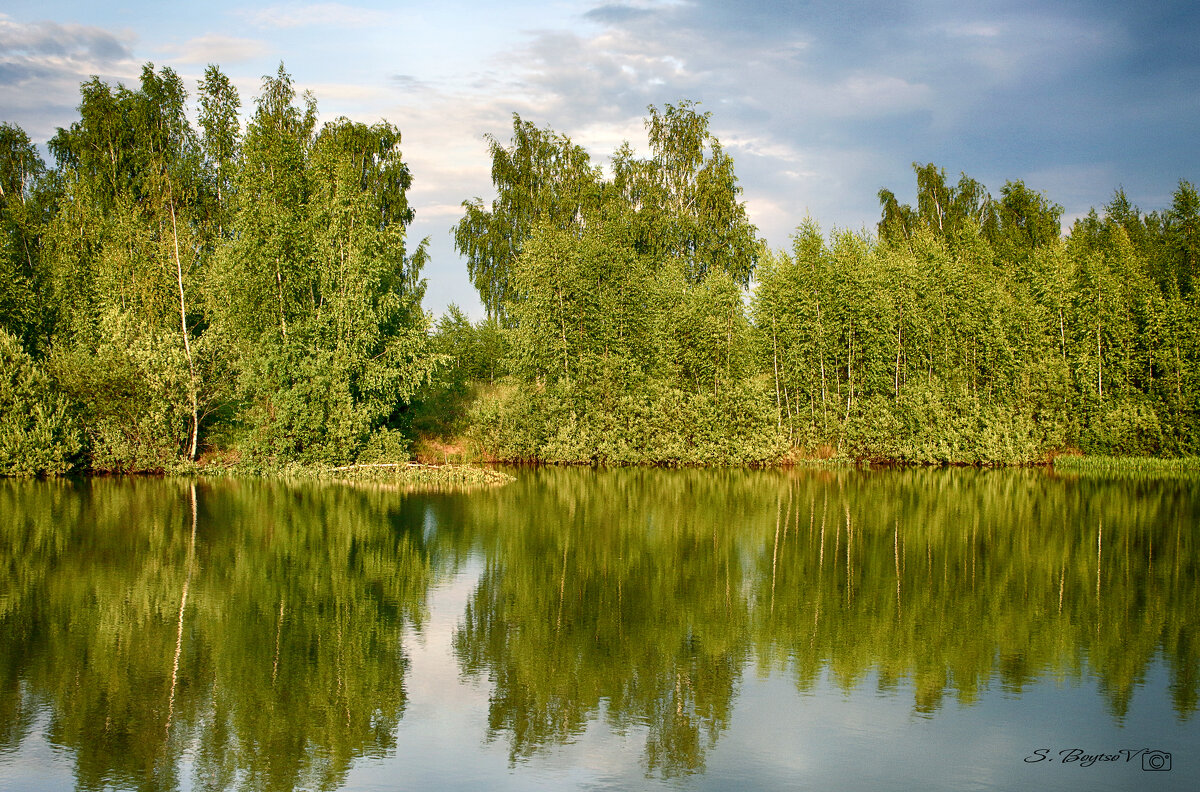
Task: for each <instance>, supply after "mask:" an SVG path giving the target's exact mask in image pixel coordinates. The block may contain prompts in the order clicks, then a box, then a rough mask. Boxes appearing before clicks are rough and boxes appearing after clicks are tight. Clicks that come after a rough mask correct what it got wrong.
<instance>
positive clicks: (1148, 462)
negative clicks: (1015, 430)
mask: <svg viewBox="0 0 1200 792" xmlns="http://www.w3.org/2000/svg"><path fill="white" fill-rule="evenodd" d="M1053 467H1054V469H1055V470H1057V471H1061V472H1064V473H1158V474H1176V473H1179V474H1189V475H1196V474H1200V457H1195V456H1190V457H1178V458H1175V459H1162V458H1158V457H1135V456H1060V457H1056V458H1055V459H1054V462H1053Z"/></svg>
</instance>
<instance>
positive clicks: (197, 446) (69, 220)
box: [0, 65, 437, 475]
mask: <svg viewBox="0 0 1200 792" xmlns="http://www.w3.org/2000/svg"><path fill="white" fill-rule="evenodd" d="M81 94H82V100H81V104H80V106H79V114H80V118H79V120H78V121H76V122H75V123H73V124H72V125H71V126H70V127H69V128H66V129H60V130H59V131H58V134H56V135H55V136H54V137H53V138H52V139H51V140H50V142H49V149H50V151H51V153H52V154H53V156H54V159H55V167H54V168H47V167H46V166H45V164H44V163H43V162H42V161H41V159H40V157H39V156H38V153H37V150H36V149H35V147H34V146H33V145H32V143H31V142H30V140H29V138H28V137H27V136H26V135H25V133H24V132H23V131H21V130H20V129H18V128H16V127H13V126H9V125H4V126H3V127H2V128H0V189H2V193H0V222H2V239H3V243H2V244H3V250H2V254H0V360H2V365H3V370H4V374H3V377H0V473H2V474H10V475H11V474H30V473H59V472H63V471H66V470H69V469H72V468H74V467H87V468H90V469H92V470H104V471H155V470H164V469H171V468H177V467H179V466H180V465H185V464H186V463H187V462H188V461H190V460H195V459H196V458H197V456H198V455H199V454H201V453H202V452H204V451H205V450H208V451H216V452H222V453H226V454H227V455H229V456H231V457H233V458H240V459H242V460H243V461H249V462H253V463H255V464H263V465H273V464H279V463H282V462H292V461H299V462H305V463H320V462H330V461H342V460H353V459H356V458H364V457H370V456H388V457H393V456H396V455H404V454H406V453H407V444H406V442H405V440H404V436H403V434H402V433H401V431H400V429H401V426H402V424H403V421H402V418H401V416H400V413H401V412H402V409H403V405H404V404H405V402H406V400H407V399H408V398H409V397H410V396H411V395H412V394H413V393H414V392H415V391H416V389H417V388H418V387H419V386H420V385H421V384H422V383H423V382H425V381H427V380H428V379H429V376H430V373H431V372H432V371H433V369H434V367H435V362H436V360H437V358H436V357H435V356H434V355H433V353H432V351H431V349H430V346H429V340H428V334H427V327H428V323H429V319H428V317H427V316H426V315H425V314H424V312H423V311H422V309H421V305H420V301H421V297H422V294H423V291H424V282H423V281H422V280H421V278H420V272H421V268H422V265H423V263H424V260H425V258H426V255H425V247H424V244H423V243H422V244H421V245H418V246H416V248H415V249H413V250H411V251H410V250H409V248H408V246H407V240H406V237H405V230H406V228H407V226H408V225H409V223H410V222H411V221H412V218H413V212H412V209H411V208H410V207H409V205H408V201H407V198H406V193H407V190H408V189H409V186H410V185H411V182H412V177H411V175H410V173H409V170H408V167H407V166H406V165H405V163H404V161H403V160H402V159H401V156H400V150H399V143H400V133H399V131H398V130H396V129H395V128H394V127H393V126H391V125H390V124H386V123H380V124H376V125H374V126H366V125H363V124H358V123H353V122H351V121H348V120H346V119H344V118H341V119H338V120H336V121H332V122H330V123H326V124H324V125H323V126H322V127H321V128H320V129H318V128H317V114H316V103H315V100H314V99H313V97H312V96H311V95H308V94H306V95H305V96H303V97H297V96H296V91H295V90H294V88H293V86H292V81H291V78H290V77H289V75H288V74H287V73H286V72H285V71H284V69H283V67H282V66H280V69H279V72H278V74H276V75H275V76H271V77H267V78H264V80H263V86H262V93H261V95H260V96H259V97H258V98H257V100H256V101H255V106H254V111H253V114H252V115H251V116H250V119H249V122H248V124H247V125H246V126H245V128H244V129H243V128H242V126H241V124H240V122H239V117H238V113H239V109H240V99H239V97H238V94H237V91H236V90H235V89H234V88H233V86H232V85H231V84H230V82H229V80H228V78H227V77H226V76H225V75H224V74H222V73H221V72H220V70H219V69H217V68H216V67H209V69H208V70H207V71H206V73H205V77H204V80H203V81H202V82H201V83H200V86H199V97H198V99H199V101H198V111H199V112H198V119H199V128H194V127H193V126H192V124H191V123H190V121H189V118H188V112H187V94H186V92H185V90H184V87H183V83H182V81H181V79H180V78H179V76H178V75H177V74H175V73H174V72H173V71H172V70H170V69H167V68H164V69H161V70H158V71H156V70H155V69H154V67H153V66H152V65H147V66H146V67H145V68H144V69H143V71H142V75H141V82H140V85H139V86H138V87H137V88H136V89H130V88H126V87H125V86H123V85H117V86H116V87H113V86H110V85H107V84H105V83H103V82H101V81H100V80H99V79H96V78H93V79H92V80H90V81H89V82H87V83H84V85H83V86H82V89H81Z"/></svg>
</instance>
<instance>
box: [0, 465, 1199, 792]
mask: <svg viewBox="0 0 1200 792" xmlns="http://www.w3.org/2000/svg"><path fill="white" fill-rule="evenodd" d="M1194 483H1195V482H1194V481H1193V480H1190V479H1156V480H1143V479H1114V478H1102V477H1084V478H1059V477H1055V476H1052V475H1047V474H1046V473H1044V472H1041V471H1011V470H1008V471H976V470H957V471H954V470H952V471H945V470H930V471H923V470H907V471H875V472H870V471H850V470H839V471H818V472H814V471H744V470H729V471H711V470H676V471H664V470H611V471H592V470H574V469H542V470H529V471H523V472H522V474H521V475H520V477H519V479H518V481H517V482H516V483H514V484H511V485H508V486H506V487H502V488H497V489H490V490H480V491H478V492H472V493H467V494H455V493H439V494H436V495H412V494H403V493H396V492H388V491H385V490H382V489H379V488H372V487H346V486H340V485H334V486H315V485H312V486H309V485H286V484H280V483H274V484H271V483H263V482H246V481H219V482H201V483H197V484H195V485H193V484H192V483H191V482H176V481H163V480H152V479H133V480H123V481H115V480H105V479H92V480H90V481H86V482H75V483H72V482H68V481H53V482H11V481H0V514H3V515H4V517H5V519H3V520H0V751H11V750H13V749H15V748H16V747H18V746H19V745H20V744H21V743H22V742H23V741H24V740H26V739H27V737H28V735H30V734H31V733H33V732H34V731H40V732H41V733H42V734H44V735H45V736H46V737H47V739H49V740H50V742H51V743H52V744H54V745H55V746H58V747H60V748H62V749H64V750H65V752H66V755H69V756H71V757H72V758H73V760H74V762H75V772H76V783H77V786H78V787H79V788H80V789H89V790H90V789H103V788H113V787H119V788H129V789H142V790H158V789H162V790H167V789H175V788H178V787H180V786H183V785H185V782H188V783H189V784H190V786H192V787H196V788H200V789H208V790H225V789H234V788H238V789H256V790H259V789H261V790H284V789H289V790H290V789H294V788H300V787H303V788H310V789H333V788H336V787H338V786H339V785H341V784H343V783H344V781H345V779H346V778H347V774H348V772H349V770H350V768H351V766H352V764H353V763H354V762H355V761H357V760H359V759H360V758H362V757H380V756H384V755H387V754H390V753H392V752H394V751H395V750H396V740H397V727H398V724H399V723H400V719H401V717H402V716H403V714H404V710H405V704H406V700H407V694H406V688H405V676H406V673H407V665H406V663H407V661H406V657H405V655H404V652H403V648H402V638H403V634H404V631H405V630H406V629H410V628H411V629H416V630H420V629H423V624H424V621H425V619H426V616H425V609H426V596H427V591H428V590H429V588H430V586H431V584H432V582H433V580H434V579H435V577H436V576H438V575H440V574H444V573H447V572H450V571H452V570H453V569H455V568H456V567H457V565H458V564H460V563H461V562H462V561H463V560H464V559H466V558H468V557H475V558H479V559H481V560H482V562H483V569H482V573H481V574H480V576H479V579H478V581H477V583H476V584H475V587H474V589H473V590H472V592H471V594H470V596H469V598H468V602H467V605H466V607H465V609H464V611H463V613H462V614H461V618H460V620H459V624H458V628H457V630H456V631H455V635H454V651H455V653H456V656H457V659H458V663H459V665H460V668H461V670H462V672H463V673H464V674H465V675H466V676H468V677H474V678H477V679H486V680H487V681H488V684H489V686H490V694H491V695H490V701H489V705H488V736H489V738H490V739H492V740H495V741H497V742H499V743H500V744H502V745H503V746H505V747H506V748H507V751H508V755H509V758H510V761H512V762H514V763H518V762H523V761H526V760H527V759H528V758H530V757H532V756H535V755H537V754H538V753H539V752H541V751H543V750H545V749H546V748H548V747H552V746H556V745H561V744H565V743H570V742H572V741H574V740H576V739H578V738H579V737H580V735H582V734H583V733H584V732H585V731H586V730H588V729H589V728H596V725H597V724H601V725H602V727H603V728H607V729H610V730H612V731H614V732H617V733H619V734H624V735H628V736H630V737H631V738H632V739H634V740H637V741H639V742H641V743H642V745H643V748H642V757H643V763H644V767H645V770H646V772H647V774H649V775H660V776H678V775H686V774H689V773H696V772H701V771H703V770H704V768H705V764H706V761H707V759H708V757H709V756H710V752H711V750H712V748H713V746H714V745H715V744H716V743H717V742H718V740H719V739H720V737H721V735H722V734H723V733H724V732H725V730H726V729H727V728H728V727H729V725H730V723H731V721H732V719H733V718H734V717H735V715H734V710H735V704H736V700H737V696H738V690H739V687H740V686H741V684H742V680H743V676H744V675H745V674H746V673H748V672H749V673H755V672H757V673H759V674H785V675H788V676H790V677H791V678H792V679H794V681H795V685H796V687H797V688H798V689H799V690H801V691H807V690H813V689H817V688H820V687H826V686H829V685H834V686H836V687H840V688H842V689H844V690H846V691H850V690H853V689H857V688H859V687H860V686H862V685H863V684H875V685H877V686H878V687H879V688H880V690H882V691H883V692H884V693H886V694H887V695H891V696H904V697H910V698H911V700H912V705H913V709H914V711H915V712H916V713H918V714H920V715H922V716H926V717H936V716H937V713H938V712H939V710H940V708H941V707H942V706H943V704H944V702H946V701H947V700H954V701H957V702H960V703H961V704H964V705H970V704H972V703H973V702H975V701H978V700H980V699H981V698H982V697H983V696H985V695H986V694H987V692H988V691H989V690H1001V691H1005V692H1008V693H1009V694H1012V695H1022V694H1024V693H1025V692H1026V691H1028V690H1029V689H1030V688H1031V687H1033V686H1036V685H1039V684H1045V682H1046V681H1048V680H1054V681H1063V680H1066V681H1083V680H1089V679H1093V678H1094V679H1096V680H1097V681H1098V686H1099V689H1100V691H1101V694H1102V695H1103V697H1104V699H1105V702H1106V704H1107V706H1108V708H1109V709H1110V711H1111V713H1112V716H1113V718H1114V719H1115V720H1117V721H1118V722H1120V721H1122V720H1123V719H1124V718H1125V717H1126V714H1127V713H1128V712H1129V710H1130V706H1131V702H1132V700H1133V698H1134V696H1135V691H1137V690H1138V688H1139V687H1140V686H1141V685H1142V682H1143V680H1144V679H1145V678H1146V677H1147V673H1148V671H1149V670H1150V669H1151V668H1152V666H1153V665H1154V664H1156V663H1161V664H1162V665H1163V666H1165V668H1166V669H1167V671H1168V673H1169V675H1170V683H1169V688H1168V691H1169V692H1168V695H1169V696H1170V697H1171V702H1172V704H1173V706H1174V710H1175V712H1176V713H1177V716H1178V717H1179V718H1180V719H1186V718H1190V717H1192V715H1193V713H1195V711H1196V709H1197V690H1198V683H1200V668H1198V665H1200V652H1198V651H1197V646H1200V641H1198V636H1200V614H1198V613H1197V611H1196V608H1195V603H1196V602H1198V601H1200V592H1198V591H1197V579H1198V577H1200V574H1198V573H1200V569H1198V568H1197V567H1198V566H1200V558H1198V555H1197V550H1198V549H1200V548H1197V546H1196V543H1197V538H1198V537H1197V534H1196V526H1197V524H1200V519H1197V518H1198V517H1200V514H1198V511H1200V509H1198V507H1197V500H1196V498H1195V495H1194V494H1193V490H1194ZM193 509H194V511H193ZM1136 695H1139V696H1141V695H1147V693H1146V692H1145V691H1143V692H1138V693H1136ZM188 773H190V774H191V777H190V778H181V774H188Z"/></svg>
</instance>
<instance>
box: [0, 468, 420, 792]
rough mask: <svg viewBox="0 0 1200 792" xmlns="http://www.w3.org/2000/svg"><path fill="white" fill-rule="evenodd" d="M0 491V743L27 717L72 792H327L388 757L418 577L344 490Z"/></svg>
mask: <svg viewBox="0 0 1200 792" xmlns="http://www.w3.org/2000/svg"><path fill="white" fill-rule="evenodd" d="M195 493H196V494H195V497H196V501H195V503H196V507H197V512H196V517H195V520H196V525H197V528H196V531H195V534H193V533H192V521H193V515H192V506H193V500H192V497H193V495H192V485H191V484H187V483H178V482H163V481H157V480H133V481H121V482H117V481H111V480H103V479H96V480H92V481H90V482H86V483H83V484H80V485H72V484H67V483H62V482H52V483H46V484H38V485H29V484H17V483H4V484H0V511H2V512H3V513H4V514H6V515H13V516H14V517H15V519H13V520H11V521H8V520H6V525H4V527H3V528H2V529H0V530H3V531H4V536H3V541H2V542H0V552H3V554H4V555H5V556H6V558H5V559H4V562H5V563H4V564H3V566H2V567H0V568H2V569H4V570H6V571H7V573H8V574H9V576H10V579H8V580H4V581H3V588H4V591H5V592H6V595H5V597H4V599H3V605H2V606H0V608H2V610H0V619H2V620H3V622H2V626H3V635H4V639H3V640H2V641H0V647H2V650H0V651H3V655H2V656H0V675H2V676H0V723H3V724H5V731H4V732H3V734H2V736H0V739H3V741H4V742H3V745H2V746H0V750H2V749H11V748H12V747H14V746H15V744H17V743H18V742H20V741H21V740H22V739H23V738H24V736H25V734H27V733H28V731H29V729H30V727H31V725H32V723H33V720H34V713H35V711H36V709H37V708H38V707H45V708H46V709H48V711H49V717H50V723H49V726H48V729H47V737H48V739H49V740H50V741H51V743H52V744H54V745H56V746H60V747H62V748H66V749H68V750H69V751H70V752H71V753H72V754H73V755H74V759H75V763H76V778H77V783H78V786H79V788H81V789H99V788H102V787H105V786H108V785H113V786H118V787H126V788H136V789H175V788H177V787H178V786H179V778H178V777H177V776H178V772H179V767H180V763H181V757H182V756H183V754H184V753H185V752H188V751H190V752H191V753H192V754H193V757H192V759H193V762H194V767H195V773H196V778H195V779H194V780H193V783H194V784H195V785H196V786H199V787H201V788H206V789H226V788H231V787H233V786H241V787H245V788H251V789H270V790H275V789H279V790H283V789H287V790H291V789H294V788H297V787H298V786H305V787H308V788H319V789H333V788H336V787H337V786H339V785H340V783H341V781H342V779H343V778H344V777H345V774H346V772H347V770H348V769H349V767H350V765H351V763H352V761H353V760H354V759H355V758H356V757H359V756H364V755H383V754H385V753H386V752H388V751H389V750H391V749H392V748H393V746H394V740H395V727H396V725H397V724H398V722H399V720H400V717H401V714H402V712H403V710H404V703H405V691H404V684H403V676H404V658H403V655H402V654H401V643H400V632H401V627H402V626H403V624H404V623H406V622H409V623H416V622H419V619H420V615H421V608H422V601H423V597H424V593H425V590H426V587H427V585H428V578H429V574H430V570H429V567H428V564H427V560H426V559H425V558H424V557H423V555H422V552H421V551H420V548H419V546H418V545H417V543H416V541H415V540H414V539H413V538H412V537H411V536H410V535H409V534H408V533H407V532H405V531H402V530H399V529H396V528H394V527H393V523H392V521H391V520H390V519H389V516H390V513H389V511H388V509H387V508H386V507H387V505H388V504H387V502H386V501H374V500H372V497H371V495H370V494H369V493H363V492H361V491H356V490H350V489H334V488H330V489H326V490H320V491H316V490H311V489H304V488H295V489H292V488H286V487H279V486H267V485H262V484H239V483H226V482H222V483H220V484H219V485H212V486H209V485H206V484H201V485H198V486H197V487H196V490H195Z"/></svg>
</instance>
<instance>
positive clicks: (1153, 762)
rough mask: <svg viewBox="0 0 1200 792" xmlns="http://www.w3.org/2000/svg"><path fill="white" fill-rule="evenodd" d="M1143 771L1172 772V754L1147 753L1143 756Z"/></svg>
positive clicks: (1160, 752) (1161, 752) (1162, 752)
mask: <svg viewBox="0 0 1200 792" xmlns="http://www.w3.org/2000/svg"><path fill="white" fill-rule="evenodd" d="M1142 769H1143V770H1170V769H1171V754H1169V753H1167V752H1166V751H1146V753H1144V754H1142Z"/></svg>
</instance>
